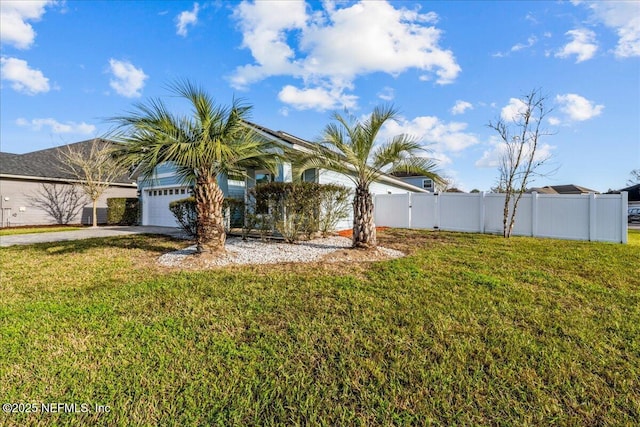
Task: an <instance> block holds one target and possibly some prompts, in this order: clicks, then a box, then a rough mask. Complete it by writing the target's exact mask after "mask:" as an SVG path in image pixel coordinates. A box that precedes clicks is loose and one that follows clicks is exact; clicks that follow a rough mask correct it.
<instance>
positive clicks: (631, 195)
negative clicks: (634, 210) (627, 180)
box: [609, 184, 640, 202]
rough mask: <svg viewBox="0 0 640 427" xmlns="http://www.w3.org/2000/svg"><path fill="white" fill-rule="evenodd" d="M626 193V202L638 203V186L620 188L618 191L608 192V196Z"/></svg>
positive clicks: (639, 190) (639, 195) (639, 192)
mask: <svg viewBox="0 0 640 427" xmlns="http://www.w3.org/2000/svg"><path fill="white" fill-rule="evenodd" d="M623 191H626V192H627V193H628V194H627V200H628V201H630V202H640V184H634V185H630V186H629V187H625V188H621V189H620V190H618V191H610V192H609V194H620V193H621V192H623Z"/></svg>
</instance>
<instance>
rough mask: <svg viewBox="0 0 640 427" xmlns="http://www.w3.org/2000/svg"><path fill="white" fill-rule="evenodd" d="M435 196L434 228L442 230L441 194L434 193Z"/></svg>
mask: <svg viewBox="0 0 640 427" xmlns="http://www.w3.org/2000/svg"><path fill="white" fill-rule="evenodd" d="M433 196H434V197H435V198H436V200H435V203H434V204H433V206H434V208H435V213H434V217H435V221H434V222H435V225H434V226H433V228H436V229H438V230H439V229H440V193H434V194H433Z"/></svg>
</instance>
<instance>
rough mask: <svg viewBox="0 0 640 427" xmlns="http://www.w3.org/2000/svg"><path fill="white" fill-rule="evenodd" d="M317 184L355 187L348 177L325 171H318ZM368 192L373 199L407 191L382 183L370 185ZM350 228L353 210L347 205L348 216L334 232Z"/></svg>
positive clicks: (406, 191)
mask: <svg viewBox="0 0 640 427" xmlns="http://www.w3.org/2000/svg"><path fill="white" fill-rule="evenodd" d="M318 182H319V183H320V184H338V185H342V186H344V187H347V188H349V189H351V190H354V189H355V188H356V185H355V184H354V182H353V181H352V180H351V179H349V177H348V176H346V175H344V174H340V173H337V172H333V171H327V170H321V171H320V173H319V174H318ZM369 191H370V192H371V194H373V195H374V197H375V195H378V194H394V195H395V194H406V193H408V190H407V189H405V188H401V187H396V186H393V185H390V184H386V183H382V182H374V183H372V184H371V186H370V187H369ZM350 228H353V208H352V206H351V205H349V216H348V217H347V218H346V219H344V220H342V221H340V222H339V223H338V224H337V225H336V230H346V229H350Z"/></svg>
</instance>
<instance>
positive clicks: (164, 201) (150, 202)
mask: <svg viewBox="0 0 640 427" xmlns="http://www.w3.org/2000/svg"><path fill="white" fill-rule="evenodd" d="M183 190H184V192H183ZM146 191H147V197H146V201H145V205H144V206H143V209H145V210H146V214H145V215H144V218H145V224H144V225H156V226H162V227H178V223H177V221H176V218H175V217H174V216H173V214H172V213H171V211H170V210H169V204H170V203H171V202H173V201H175V200H180V199H184V198H186V197H189V195H190V194H189V191H188V189H187V188H184V187H177V188H162V189H149V190H146Z"/></svg>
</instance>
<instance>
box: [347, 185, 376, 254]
mask: <svg viewBox="0 0 640 427" xmlns="http://www.w3.org/2000/svg"><path fill="white" fill-rule="evenodd" d="M376 245H377V242H376V226H375V224H374V222H373V199H372V197H371V193H369V189H367V188H362V187H356V195H355V197H354V199H353V247H354V248H375V247H376Z"/></svg>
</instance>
